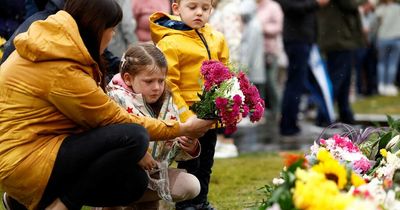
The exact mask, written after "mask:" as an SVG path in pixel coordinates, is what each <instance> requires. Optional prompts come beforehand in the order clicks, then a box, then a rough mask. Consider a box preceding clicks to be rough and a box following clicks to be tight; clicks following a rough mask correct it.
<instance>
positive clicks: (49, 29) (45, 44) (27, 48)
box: [14, 11, 95, 66]
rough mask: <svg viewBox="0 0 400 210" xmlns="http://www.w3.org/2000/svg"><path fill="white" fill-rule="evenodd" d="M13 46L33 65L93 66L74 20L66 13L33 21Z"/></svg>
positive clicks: (61, 12) (93, 62)
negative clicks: (61, 62) (57, 62)
mask: <svg viewBox="0 0 400 210" xmlns="http://www.w3.org/2000/svg"><path fill="white" fill-rule="evenodd" d="M14 44H15V49H16V51H17V52H18V54H19V55H20V56H21V57H23V58H24V59H27V60H29V61H32V62H41V61H51V60H72V61H76V62H78V63H80V64H82V65H85V66H89V65H93V64H95V61H94V60H93V59H92V57H91V56H90V54H89V51H88V50H87V48H86V47H85V44H84V43H83V41H82V38H81V37H80V35H79V30H78V26H77V24H76V22H75V20H74V19H73V18H72V16H71V15H69V14H68V13H67V12H65V11H59V12H57V13H56V14H54V15H51V16H49V17H48V18H47V19H46V20H44V21H36V22H34V23H33V24H32V25H31V26H30V27H29V29H28V31H27V32H24V33H21V34H19V35H18V36H17V37H16V38H15V40H14Z"/></svg>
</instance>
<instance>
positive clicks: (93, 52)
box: [64, 0, 122, 89]
mask: <svg viewBox="0 0 400 210" xmlns="http://www.w3.org/2000/svg"><path fill="white" fill-rule="evenodd" d="M64 10H65V11H66V12H68V13H69V14H70V15H71V16H72V17H73V18H74V19H75V21H76V23H77V25H78V28H79V34H80V36H81V38H82V40H83V43H84V44H85V46H86V48H87V49H88V51H89V53H90V56H91V57H92V58H93V60H95V61H96V63H97V64H98V65H99V69H100V71H101V74H102V76H100V75H99V74H97V72H94V74H95V75H94V76H95V80H96V82H98V83H100V85H101V87H102V88H103V89H104V88H105V85H106V84H105V76H106V75H107V70H106V66H105V62H104V60H103V58H102V56H101V55H100V54H101V53H102V52H100V44H101V39H102V37H103V33H104V31H105V30H106V29H108V28H112V27H115V26H116V25H118V24H119V22H121V20H122V9H121V7H120V6H119V5H118V3H117V2H116V1H115V0H67V1H66V3H65V7H64Z"/></svg>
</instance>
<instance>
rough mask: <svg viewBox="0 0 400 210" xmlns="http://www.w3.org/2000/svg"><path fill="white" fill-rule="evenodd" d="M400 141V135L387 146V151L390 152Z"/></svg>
mask: <svg viewBox="0 0 400 210" xmlns="http://www.w3.org/2000/svg"><path fill="white" fill-rule="evenodd" d="M399 140H400V136H399V135H397V136H395V137H393V138H392V139H390V141H389V143H388V144H387V145H386V150H390V148H391V147H393V146H394V145H396V144H397V143H398V142H399Z"/></svg>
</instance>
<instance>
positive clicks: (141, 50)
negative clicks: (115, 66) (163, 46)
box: [120, 43, 167, 76]
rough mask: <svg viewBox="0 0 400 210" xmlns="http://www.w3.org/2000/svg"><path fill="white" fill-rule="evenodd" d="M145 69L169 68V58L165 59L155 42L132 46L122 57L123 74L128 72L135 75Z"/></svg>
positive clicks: (161, 69)
mask: <svg viewBox="0 0 400 210" xmlns="http://www.w3.org/2000/svg"><path fill="white" fill-rule="evenodd" d="M149 67H150V68H149ZM144 70H151V71H163V70H165V71H166V70H167V60H166V59H165V56H164V54H163V53H162V52H161V50H160V49H158V48H157V47H156V46H154V45H153V44H148V43H141V44H137V45H134V46H131V47H129V49H128V50H127V51H126V52H125V53H124V55H123V56H122V58H121V64H120V72H121V74H124V73H126V72H127V73H129V74H130V75H132V76H135V75H136V74H138V73H139V72H141V71H144ZM163 73H167V72H163Z"/></svg>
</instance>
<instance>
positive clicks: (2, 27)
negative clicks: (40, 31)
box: [0, 0, 26, 40]
mask: <svg viewBox="0 0 400 210" xmlns="http://www.w3.org/2000/svg"><path fill="white" fill-rule="evenodd" d="M25 6H26V5H25V0H3V1H1V4H0V36H1V37H3V38H5V39H6V40H8V39H9V38H10V37H11V35H12V34H13V33H14V31H15V30H16V29H17V28H18V26H19V24H21V23H22V22H23V21H24V19H25V14H26V9H25Z"/></svg>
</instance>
